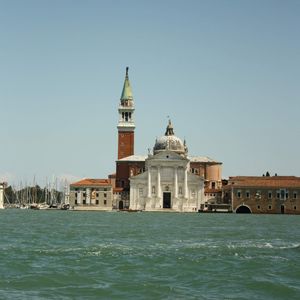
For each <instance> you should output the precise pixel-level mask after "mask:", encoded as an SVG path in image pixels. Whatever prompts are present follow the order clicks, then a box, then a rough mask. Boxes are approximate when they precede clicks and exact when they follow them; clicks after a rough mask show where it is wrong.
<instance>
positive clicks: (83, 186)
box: [69, 179, 113, 210]
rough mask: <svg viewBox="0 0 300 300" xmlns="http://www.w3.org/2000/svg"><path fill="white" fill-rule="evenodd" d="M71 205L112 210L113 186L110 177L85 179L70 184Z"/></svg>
mask: <svg viewBox="0 0 300 300" xmlns="http://www.w3.org/2000/svg"><path fill="white" fill-rule="evenodd" d="M69 197H70V200H69V201H70V207H73V208H74V209H79V210H80V209H82V210H85V209H86V210H87V209H89V210H93V209H95V210H112V206H113V187H112V184H111V182H110V180H109V179H83V180H80V181H78V182H75V183H72V184H71V185H70V196H69Z"/></svg>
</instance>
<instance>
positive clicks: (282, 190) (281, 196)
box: [280, 189, 285, 200]
mask: <svg viewBox="0 0 300 300" xmlns="http://www.w3.org/2000/svg"><path fill="white" fill-rule="evenodd" d="M280 200H285V189H281V190H280Z"/></svg>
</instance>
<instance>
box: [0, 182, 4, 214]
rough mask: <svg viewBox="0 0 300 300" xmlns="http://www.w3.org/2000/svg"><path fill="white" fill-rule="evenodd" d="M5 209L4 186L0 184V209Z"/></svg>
mask: <svg viewBox="0 0 300 300" xmlns="http://www.w3.org/2000/svg"><path fill="white" fill-rule="evenodd" d="M3 208H4V185H3V184H2V183H0V209H3Z"/></svg>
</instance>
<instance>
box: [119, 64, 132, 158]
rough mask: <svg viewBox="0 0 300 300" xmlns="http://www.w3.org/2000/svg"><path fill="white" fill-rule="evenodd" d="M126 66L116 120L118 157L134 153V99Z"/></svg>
mask: <svg viewBox="0 0 300 300" xmlns="http://www.w3.org/2000/svg"><path fill="white" fill-rule="evenodd" d="M128 70H129V68H128V67H126V74H125V81H124V85H123V90H122V94H121V98H120V105H119V109H118V111H119V122H118V134H119V141H118V159H121V158H124V157H127V156H130V155H133V154H134V129H135V123H134V101H133V95H132V90H131V85H130V81H129V76H128Z"/></svg>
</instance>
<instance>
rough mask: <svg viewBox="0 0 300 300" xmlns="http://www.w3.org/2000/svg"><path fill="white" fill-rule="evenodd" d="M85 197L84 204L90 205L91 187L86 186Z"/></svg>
mask: <svg viewBox="0 0 300 300" xmlns="http://www.w3.org/2000/svg"><path fill="white" fill-rule="evenodd" d="M85 199H86V204H87V205H90V204H91V189H90V188H86V190H85Z"/></svg>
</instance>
